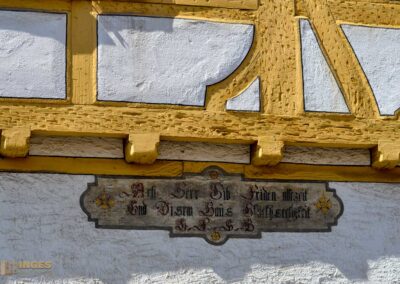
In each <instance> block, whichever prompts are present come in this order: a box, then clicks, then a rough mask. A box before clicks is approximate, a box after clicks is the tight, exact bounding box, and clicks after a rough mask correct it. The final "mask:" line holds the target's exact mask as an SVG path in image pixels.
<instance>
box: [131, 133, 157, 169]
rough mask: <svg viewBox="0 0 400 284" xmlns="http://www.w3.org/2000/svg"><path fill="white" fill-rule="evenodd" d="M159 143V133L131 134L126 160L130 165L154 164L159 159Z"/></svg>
mask: <svg viewBox="0 0 400 284" xmlns="http://www.w3.org/2000/svg"><path fill="white" fill-rule="evenodd" d="M159 143H160V134H159V133H147V134H129V137H128V143H127V144H126V146H125V160H126V161H127V162H128V163H137V164H152V163H154V162H155V161H156V159H157V156H158V150H157V148H158V144H159Z"/></svg>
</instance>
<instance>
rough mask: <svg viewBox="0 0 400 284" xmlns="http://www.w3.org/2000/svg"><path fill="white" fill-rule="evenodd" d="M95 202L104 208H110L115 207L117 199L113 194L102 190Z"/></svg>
mask: <svg viewBox="0 0 400 284" xmlns="http://www.w3.org/2000/svg"><path fill="white" fill-rule="evenodd" d="M95 203H96V205H97V206H98V207H100V208H102V209H110V208H112V207H114V205H115V200H114V198H112V196H111V195H109V194H107V193H106V192H102V193H101V194H100V195H99V196H97V198H96V200H95Z"/></svg>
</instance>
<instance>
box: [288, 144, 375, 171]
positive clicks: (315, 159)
mask: <svg viewBox="0 0 400 284" xmlns="http://www.w3.org/2000/svg"><path fill="white" fill-rule="evenodd" d="M282 162H283V163H295V164H315V165H349V166H369V165H370V164H371V154H370V152H369V150H368V149H343V148H318V147H294V146H286V147H285V149H284V152H283V159H282Z"/></svg>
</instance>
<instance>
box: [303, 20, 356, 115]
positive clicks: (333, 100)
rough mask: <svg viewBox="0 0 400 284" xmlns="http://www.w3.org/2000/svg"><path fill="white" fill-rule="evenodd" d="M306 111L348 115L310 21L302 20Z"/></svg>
mask: <svg viewBox="0 0 400 284" xmlns="http://www.w3.org/2000/svg"><path fill="white" fill-rule="evenodd" d="M300 31H301V54H302V65H303V94H304V109H305V110H306V111H317V112H341V113H348V112H349V109H348V107H347V105H346V102H345V100H344V98H343V94H342V92H341V91H340V88H339V86H338V84H337V82H336V79H335V77H334V76H333V74H332V72H331V70H330V68H329V65H328V63H327V62H326V59H325V57H324V55H323V53H322V51H321V48H320V46H319V44H318V41H317V38H316V36H315V34H314V31H313V29H312V28H311V25H310V22H309V21H308V20H300Z"/></svg>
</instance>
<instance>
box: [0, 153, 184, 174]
mask: <svg viewBox="0 0 400 284" xmlns="http://www.w3.org/2000/svg"><path fill="white" fill-rule="evenodd" d="M0 171H12V172H42V173H65V174H94V175H136V176H158V177H174V176H180V175H181V174H182V164H181V163H179V162H167V161H158V162H157V163H154V164H152V165H138V164H128V163H126V162H125V160H123V159H94V158H64V157H27V158H17V159H11V158H3V159H0Z"/></svg>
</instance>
